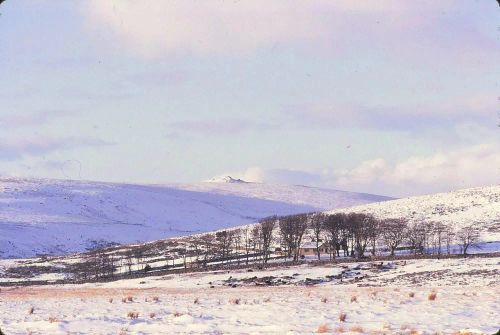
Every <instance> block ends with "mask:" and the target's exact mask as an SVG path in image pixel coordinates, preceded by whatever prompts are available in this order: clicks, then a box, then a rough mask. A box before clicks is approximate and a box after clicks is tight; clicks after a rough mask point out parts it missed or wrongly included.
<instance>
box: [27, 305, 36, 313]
mask: <svg viewBox="0 0 500 335" xmlns="http://www.w3.org/2000/svg"><path fill="white" fill-rule="evenodd" d="M34 311H35V307H33V306H31V307H30V308H29V309H28V314H30V315H31V314H33V312H34Z"/></svg>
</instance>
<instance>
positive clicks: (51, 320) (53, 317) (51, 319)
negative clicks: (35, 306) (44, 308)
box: [49, 316, 59, 323]
mask: <svg viewBox="0 0 500 335" xmlns="http://www.w3.org/2000/svg"><path fill="white" fill-rule="evenodd" d="M49 322H50V323H54V322H59V320H58V319H57V318H56V317H55V316H50V317H49Z"/></svg>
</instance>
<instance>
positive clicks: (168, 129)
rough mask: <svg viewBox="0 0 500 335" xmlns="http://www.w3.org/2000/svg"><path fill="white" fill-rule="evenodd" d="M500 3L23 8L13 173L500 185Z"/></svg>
mask: <svg viewBox="0 0 500 335" xmlns="http://www.w3.org/2000/svg"><path fill="white" fill-rule="evenodd" d="M499 60H500V8H499V6H498V3H497V2H496V1H494V0H491V1H488V0H476V1H470V0H461V1H451V0H440V1H435V0H421V1H401V0H393V1H388V0H381V1H377V2H375V1H361V0H360V1H355V0H336V1H331V0H317V1H295V2H290V1H288V0H273V1H263V0H248V1H246V0H242V1H238V0H233V1H203V2H201V1H189V0H183V1H157V0H144V1H132V0H130V1H129V0H120V1H118V0H116V1H112V0H85V1H78V0H75V1H65V0H50V1H49V0H45V1H44V0H38V1H35V0H33V1H28V0H16V1H13V0H7V1H5V2H4V3H3V4H2V5H0V87H1V89H0V176H4V177H9V176H16V177H36V178H59V179H83V180H98V181H110V182H130V183H172V182H173V183H176V182H178V183H186V182H197V181H202V180H207V179H210V178H212V177H214V176H223V175H231V176H233V177H237V178H242V179H244V180H246V181H253V182H266V183H280V184H301V185H310V186H317V187H325V188H335V189H343V190H349V191H357V192H367V193H375V194H384V195H391V196H397V197H405V196H411V195H418V194H427V193H435V192H442V191H450V190H455V189H460V188H467V187H476V186H484V185H493V184H499V183H500V137H499V135H500V100H499V98H500V61H499Z"/></svg>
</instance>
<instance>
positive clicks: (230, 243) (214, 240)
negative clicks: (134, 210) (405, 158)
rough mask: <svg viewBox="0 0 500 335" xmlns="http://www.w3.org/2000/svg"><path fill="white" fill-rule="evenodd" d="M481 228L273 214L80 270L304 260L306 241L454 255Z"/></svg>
mask: <svg viewBox="0 0 500 335" xmlns="http://www.w3.org/2000/svg"><path fill="white" fill-rule="evenodd" d="M478 238H479V230H478V229H477V227H476V226H475V225H470V226H468V227H465V228H462V229H460V230H458V231H455V230H454V229H452V227H450V226H449V225H445V224H443V223H440V222H428V221H427V222H425V221H422V222H412V223H410V222H408V221H407V220H406V219H403V218H386V219H377V218H376V217H374V216H373V215H371V214H366V213H333V214H325V213H309V214H298V215H288V216H271V217H267V218H264V219H262V220H260V221H259V223H258V224H255V225H249V226H246V227H243V228H238V229H227V230H222V231H218V232H215V233H206V234H200V235H193V236H189V237H185V238H180V239H175V240H165V241H160V242H158V243H156V244H145V245H139V246H133V247H131V248H130V249H125V250H123V249H121V251H116V250H119V249H116V250H115V251H113V252H109V251H106V250H105V249H104V250H96V251H94V252H91V253H89V254H87V257H86V258H85V260H84V261H83V262H82V263H80V264H79V265H76V266H75V271H77V272H78V273H80V274H81V277H82V278H84V279H90V278H94V279H100V278H105V277H113V276H114V275H115V272H120V273H122V274H124V273H127V272H128V273H129V274H131V273H132V272H136V271H150V270H152V269H154V268H158V265H155V267H154V268H152V267H151V266H150V265H149V264H146V261H151V259H163V262H165V263H164V265H163V266H161V268H178V267H183V268H184V269H187V268H188V267H207V266H208V265H209V264H211V265H214V264H219V265H221V266H224V265H225V264H238V265H239V264H241V263H244V264H249V262H255V261H260V262H262V263H267V262H268V261H269V259H270V258H271V256H276V257H278V256H279V257H285V258H286V259H290V260H293V261H298V260H299V258H300V257H301V252H300V250H301V246H302V245H303V243H304V242H305V241H306V240H312V241H313V242H314V244H315V250H316V255H317V258H318V259H321V254H322V252H320V250H323V254H324V253H325V251H326V252H327V253H328V254H329V257H330V259H335V258H336V257H339V256H340V250H342V251H343V256H350V257H355V258H358V259H361V258H364V257H366V256H365V255H366V253H368V252H369V253H370V254H371V255H372V256H375V255H376V254H377V253H381V252H389V254H390V255H392V256H394V255H395V253H396V251H397V250H399V249H406V252H408V253H410V252H411V253H413V254H417V253H420V254H424V253H435V254H439V255H440V254H442V253H448V254H449V253H451V252H452V250H451V248H452V246H453V245H459V246H460V251H461V253H463V254H464V255H465V254H467V252H468V250H469V248H470V247H471V246H472V245H474V244H476V242H477V241H478Z"/></svg>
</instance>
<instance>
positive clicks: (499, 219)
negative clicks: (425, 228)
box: [332, 185, 500, 241]
mask: <svg viewBox="0 0 500 335" xmlns="http://www.w3.org/2000/svg"><path fill="white" fill-rule="evenodd" d="M338 211H340V212H362V213H370V214H373V215H375V216H376V217H378V218H406V219H408V220H409V221H410V222H412V221H423V222H441V223H444V224H449V225H450V226H452V227H453V228H455V229H459V228H462V227H465V226H468V225H471V224H477V225H478V227H479V229H480V230H481V233H482V234H481V239H482V240H483V241H500V186H499V185H495V186H488V187H478V188H469V189H464V190H459V191H453V192H448V193H438V194H432V195H425V196H418V197H411V198H405V199H397V200H392V201H384V202H377V203H372V204H368V205H361V206H355V207H352V208H347V209H341V210H338ZM332 212H335V211H332Z"/></svg>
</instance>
